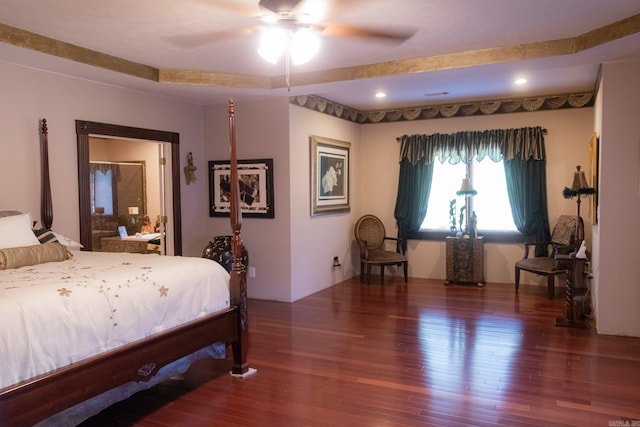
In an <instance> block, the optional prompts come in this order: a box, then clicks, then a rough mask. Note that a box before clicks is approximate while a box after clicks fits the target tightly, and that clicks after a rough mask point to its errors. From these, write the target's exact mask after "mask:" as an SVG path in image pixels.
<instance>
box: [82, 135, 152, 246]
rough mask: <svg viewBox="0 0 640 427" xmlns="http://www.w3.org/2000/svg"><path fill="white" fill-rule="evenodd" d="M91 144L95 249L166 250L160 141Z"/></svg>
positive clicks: (99, 141) (103, 140) (91, 141)
mask: <svg viewBox="0 0 640 427" xmlns="http://www.w3.org/2000/svg"><path fill="white" fill-rule="evenodd" d="M89 147H90V161H89V183H90V188H89V190H90V194H89V200H90V213H91V241H92V245H91V246H92V249H93V250H94V251H107V252H111V251H127V252H142V253H152V252H155V253H162V252H163V251H162V239H161V236H162V235H163V234H164V233H163V232H162V230H161V229H162V224H161V223H160V218H161V195H160V183H159V167H158V166H155V165H158V164H159V162H158V149H157V144H154V143H147V144H140V143H139V142H138V143H137V144H136V143H132V142H131V141H127V140H119V139H110V138H90V139H89ZM114 159H119V160H114ZM133 159H143V160H133ZM148 165H150V167H148ZM154 166H155V167H154Z"/></svg>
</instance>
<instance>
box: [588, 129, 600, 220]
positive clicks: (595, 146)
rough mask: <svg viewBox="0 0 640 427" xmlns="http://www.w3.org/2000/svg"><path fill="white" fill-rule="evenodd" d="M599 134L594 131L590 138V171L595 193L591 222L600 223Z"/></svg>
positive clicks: (592, 202) (592, 199)
mask: <svg viewBox="0 0 640 427" xmlns="http://www.w3.org/2000/svg"><path fill="white" fill-rule="evenodd" d="M599 150H600V147H599V143H598V135H597V134H596V133H595V132H594V133H593V135H592V136H591V140H589V166H590V168H589V172H590V174H591V186H592V187H593V189H594V190H596V191H595V193H594V194H593V196H591V224H593V225H595V224H597V223H598V162H599V157H600V151H599Z"/></svg>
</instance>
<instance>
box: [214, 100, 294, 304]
mask: <svg viewBox="0 0 640 427" xmlns="http://www.w3.org/2000/svg"><path fill="white" fill-rule="evenodd" d="M236 116H237V118H236V139H237V147H238V159H240V160H248V159H262V158H270V159H273V169H274V171H273V178H274V201H275V218H273V219H269V218H243V221H242V238H243V241H244V244H245V246H246V247H247V251H248V252H249V266H250V267H252V268H254V269H255V277H249V278H248V279H247V288H248V294H249V296H250V297H251V298H260V299H271V300H277V301H291V293H292V292H291V280H292V279H291V242H290V235H291V231H290V223H291V218H290V212H289V210H290V208H289V204H290V193H289V179H290V172H289V124H288V117H289V102H288V100H287V99H286V98H279V99H273V100H269V101H259V102H245V103H243V102H238V103H236ZM205 137H206V140H205V157H206V160H207V161H209V160H229V125H228V108H227V106H226V105H223V106H214V107H208V108H206V109H205ZM206 175H207V172H206V169H204V170H203V175H202V177H203V179H208V178H207V177H206ZM206 197H207V198H206V203H207V211H206V215H207V216H208V212H209V211H208V203H209V199H208V195H207V196H206ZM203 224H206V227H203V231H204V233H205V235H206V237H207V239H208V238H210V237H212V236H217V235H228V234H230V231H231V228H230V222H229V218H228V217H227V218H220V217H215V218H208V219H207V221H205V222H204V223H203ZM203 237H204V236H203Z"/></svg>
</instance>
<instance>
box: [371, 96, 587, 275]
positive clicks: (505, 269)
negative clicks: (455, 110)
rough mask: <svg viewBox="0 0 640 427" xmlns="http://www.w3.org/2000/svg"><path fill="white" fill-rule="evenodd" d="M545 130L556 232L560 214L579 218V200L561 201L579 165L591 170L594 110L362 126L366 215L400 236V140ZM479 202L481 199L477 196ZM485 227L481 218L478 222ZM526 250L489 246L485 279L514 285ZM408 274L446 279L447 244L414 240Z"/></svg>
mask: <svg viewBox="0 0 640 427" xmlns="http://www.w3.org/2000/svg"><path fill="white" fill-rule="evenodd" d="M525 126H542V127H543V128H546V129H547V130H548V133H547V135H546V136H545V145H546V153H547V194H548V208H549V221H550V222H551V224H550V225H551V227H553V224H554V223H555V221H556V219H557V218H558V216H560V215H561V214H574V215H575V213H576V203H575V200H566V199H564V198H563V197H562V190H563V188H564V187H565V186H568V185H570V184H571V180H572V178H573V172H574V171H575V166H576V165H582V166H583V167H585V168H588V165H589V163H588V147H589V139H590V137H591V135H592V134H593V130H594V125H593V108H581V109H566V110H555V111H539V112H531V113H515V114H498V115H492V116H473V117H456V118H449V119H437V120H421V121H414V122H397V123H378V124H370V125H363V126H362V134H361V135H362V141H361V150H360V163H361V165H362V171H361V176H360V178H361V180H360V184H359V190H360V193H361V194H362V211H361V213H362V214H364V213H372V214H374V215H377V216H378V217H380V218H381V219H382V220H383V221H384V223H385V227H386V229H387V234H391V235H395V234H396V233H397V227H396V224H395V219H394V216H393V211H394V208H395V202H396V199H395V197H396V191H397V186H398V174H399V164H398V152H399V148H398V143H397V142H396V137H399V136H402V135H405V134H406V135H413V134H431V133H436V132H439V133H454V132H458V131H463V130H484V129H501V128H518V127H525ZM476 197H482V194H478V195H477V196H476ZM588 205H589V203H588V202H587V203H583V205H582V209H581V216H583V218H584V220H585V229H586V235H587V242H588V243H589V242H590V237H591V233H590V229H591V227H590V215H589V209H590V208H588V207H587V206H588ZM478 223H479V224H480V227H482V218H478ZM522 253H523V249H522V245H515V244H486V245H485V278H486V280H487V281H488V282H492V283H509V284H511V283H513V282H514V280H515V277H514V267H513V266H514V264H515V262H516V261H517V260H518V259H520V258H521V257H522ZM408 256H409V275H410V276H412V277H429V278H435V279H443V280H444V278H445V251H444V242H432V241H417V240H414V241H410V242H409V251H408ZM522 283H540V284H543V283H546V280H545V279H544V278H541V277H540V276H536V275H533V274H529V273H523V274H522Z"/></svg>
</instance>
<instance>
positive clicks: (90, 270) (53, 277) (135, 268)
mask: <svg viewBox="0 0 640 427" xmlns="http://www.w3.org/2000/svg"><path fill="white" fill-rule="evenodd" d="M153 273H154V269H153V266H150V265H148V264H146V263H144V264H142V263H139V262H138V263H136V262H132V261H121V262H118V263H114V264H109V265H106V264H103V265H99V266H86V265H83V264H80V263H79V262H78V260H76V259H73V258H72V259H70V260H67V261H65V262H64V263H47V264H41V265H39V266H38V268H37V269H36V268H34V267H29V268H23V269H14V270H6V271H3V275H2V276H1V277H0V291H4V292H6V291H9V292H10V291H12V290H14V289H15V290H17V289H18V288H19V287H25V286H28V287H33V288H37V287H50V289H51V291H53V292H56V293H57V294H58V295H59V296H61V297H65V298H71V299H73V300H75V299H77V298H80V296H81V295H83V293H82V292H86V291H87V290H93V291H94V292H97V293H98V294H101V295H102V296H103V297H104V303H105V304H106V305H107V307H108V310H109V311H110V320H111V325H112V327H114V328H115V327H116V326H118V324H119V319H118V317H119V316H118V306H119V305H120V304H121V300H123V298H125V296H124V293H125V292H133V293H134V294H136V293H137V294H140V292H144V288H145V287H151V288H152V289H156V290H157V291H158V293H159V295H158V294H156V295H158V298H167V297H168V293H169V287H167V286H165V284H161V283H158V282H156V281H155V280H154V279H153V278H152V277H151V276H152V274H153ZM105 277H111V278H110V279H108V280H105ZM16 283H20V285H19V286H16ZM54 283H55V285H54V286H51V285H52V284H54ZM74 289H77V290H78V292H75V293H74ZM81 289H82V292H81V291H80V290H81ZM125 299H126V298H125Z"/></svg>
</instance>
